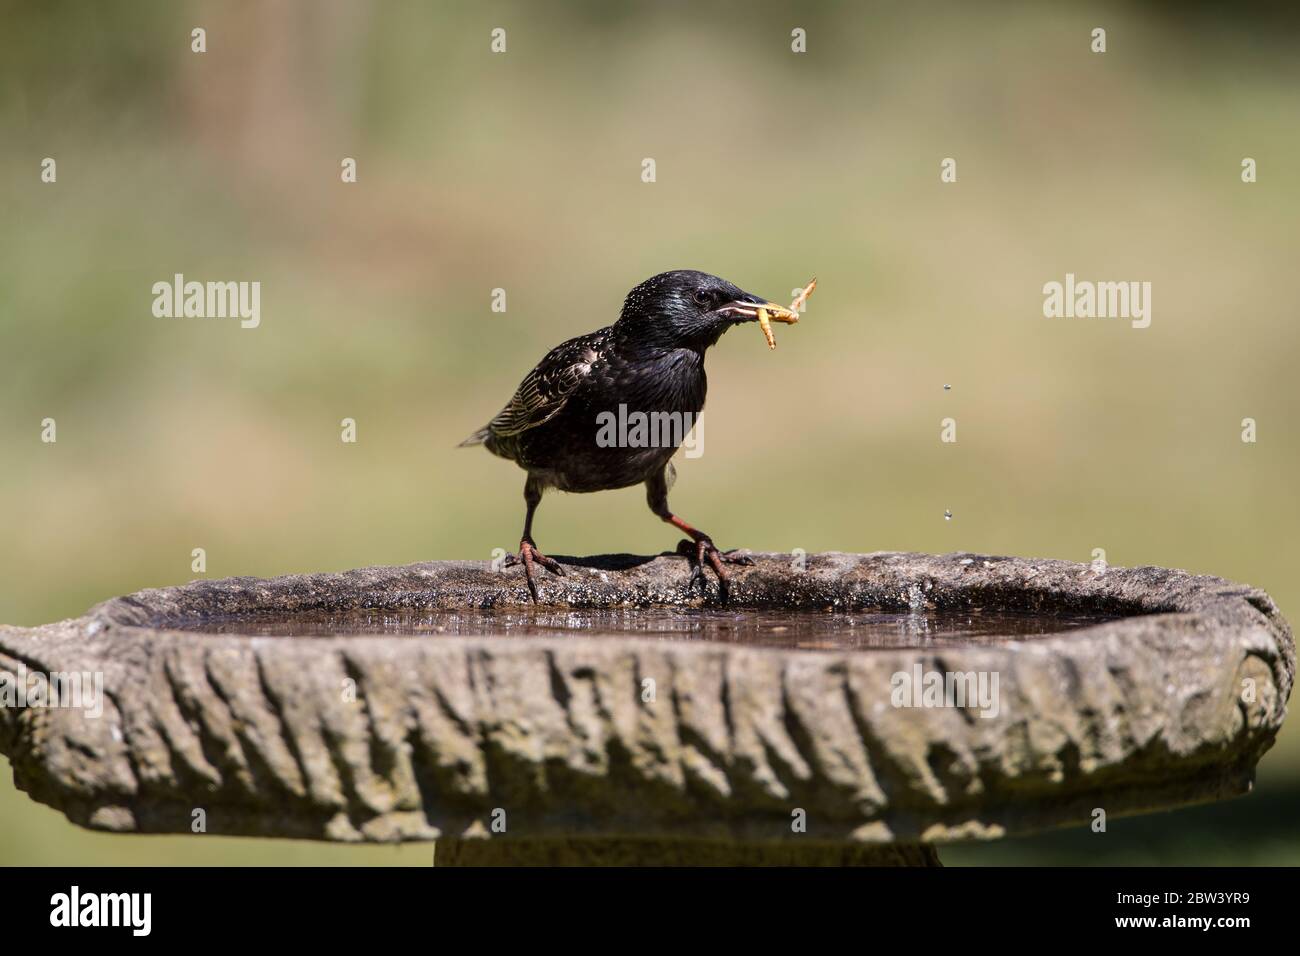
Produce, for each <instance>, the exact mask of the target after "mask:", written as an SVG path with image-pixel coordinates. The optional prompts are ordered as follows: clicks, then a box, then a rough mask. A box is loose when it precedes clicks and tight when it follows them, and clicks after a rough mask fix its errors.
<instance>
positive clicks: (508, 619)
mask: <svg viewBox="0 0 1300 956" xmlns="http://www.w3.org/2000/svg"><path fill="white" fill-rule="evenodd" d="M1115 619H1116V616H1115V615H1107V614H1099V613H1077V612H1074V613H1068V614H1067V613H1050V612H1041V611H1036V612H1033V613H1030V612H1024V611H1000V610H992V609H962V610H918V611H915V612H908V613H897V612H893V613H888V612H887V613H881V612H871V611H855V612H830V611H814V610H779V609H778V610H767V609H764V610H755V609H734V610H729V609H693V608H616V609H608V608H599V609H598V608H583V609H562V610H550V609H546V608H543V607H539V608H522V609H521V608H510V609H503V610H478V609H461V610H434V609H428V608H425V609H420V608H402V609H394V610H383V609H375V608H359V609H352V610H341V611H302V612H287V613H286V612H276V613H266V614H240V615H231V616H227V617H208V618H195V619H192V620H188V621H184V622H181V623H180V624H179V625H177V624H171V625H169V626H171V627H173V628H175V629H177V630H185V631H199V632H203V633H207V634H238V635H245V636H250V637H258V636H261V637H296V638H311V637H337V636H345V635H346V636H366V635H374V636H393V637H425V638H437V637H442V636H475V637H483V636H487V637H493V636H495V637H557V636H564V635H570V636H574V637H581V636H609V635H617V636H625V637H633V636H634V637H642V638H659V639H663V640H674V641H714V642H720V643H725V644H753V645H760V646H764V647H781V648H805V649H823V650H826V649H862V650H867V649H871V648H890V647H936V646H939V647H942V646H945V645H948V646H951V645H959V644H960V645H970V644H992V643H999V642H1003V641H1008V640H1012V641H1019V640H1027V639H1032V638H1038V637H1046V636H1049V635H1052V634H1059V633H1061V632H1062V631H1070V630H1074V629H1077V628H1081V627H1090V626H1092V625H1095V624H1102V623H1105V622H1107V621H1111V620H1115Z"/></svg>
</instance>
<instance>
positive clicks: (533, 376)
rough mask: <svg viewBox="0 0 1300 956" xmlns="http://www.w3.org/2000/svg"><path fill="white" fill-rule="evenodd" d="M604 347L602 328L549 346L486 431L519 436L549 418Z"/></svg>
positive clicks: (593, 363) (582, 377) (598, 357)
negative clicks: (553, 346)
mask: <svg viewBox="0 0 1300 956" xmlns="http://www.w3.org/2000/svg"><path fill="white" fill-rule="evenodd" d="M604 346H605V334H604V331H603V330H602V331H601V332H595V333H592V334H591V335H583V336H579V337H578V338H576V339H569V341H567V342H563V343H561V344H560V345H557V346H556V347H555V348H553V349H551V351H550V352H548V353H547V354H546V357H545V358H544V359H542V360H541V361H540V362H538V363H537V367H536V368H535V369H533V370H532V371H531V372H529V373H528V375H527V376H526V377H525V378H524V380H523V381H522V382H521V383H520V384H519V388H518V390H517V391H516V392H515V394H514V397H513V398H511V399H510V402H509V403H508V404H507V405H506V407H505V408H503V409H501V411H500V412H499V413H498V414H497V417H496V418H494V419H492V421H490V422H489V423H488V426H487V427H488V431H490V432H491V433H492V434H493V435H496V436H497V437H505V436H508V435H518V434H520V433H521V432H525V431H527V430H528V429H530V428H536V427H537V426H538V425H540V424H542V423H543V422H547V421H550V420H551V419H552V418H554V417H555V416H556V415H558V414H559V413H560V409H562V408H564V403H565V402H567V401H568V400H569V396H571V395H572V394H573V392H574V390H575V389H576V388H577V387H578V386H579V385H580V384H581V383H582V382H583V381H584V380H585V379H586V378H587V376H588V375H590V374H591V368H592V366H593V365H595V364H597V363H598V362H600V361H601V358H602V354H603V350H604Z"/></svg>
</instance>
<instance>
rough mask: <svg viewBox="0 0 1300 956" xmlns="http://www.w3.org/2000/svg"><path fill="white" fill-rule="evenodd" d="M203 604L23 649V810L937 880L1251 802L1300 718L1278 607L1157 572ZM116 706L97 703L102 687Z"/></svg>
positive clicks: (443, 588)
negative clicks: (1118, 827)
mask: <svg viewBox="0 0 1300 956" xmlns="http://www.w3.org/2000/svg"><path fill="white" fill-rule="evenodd" d="M562 560H564V561H565V563H566V564H567V565H568V574H567V575H566V576H565V577H562V578H558V577H557V578H550V577H548V578H547V579H546V580H545V582H544V587H543V590H542V596H543V599H544V601H545V602H546V603H545V604H544V605H543V606H541V607H537V608H533V607H530V606H529V605H528V601H527V591H526V589H525V588H524V585H523V580H522V575H521V573H520V572H519V570H518V569H505V570H502V571H494V570H492V568H491V567H490V566H489V565H488V564H487V563H485V562H435V563H430V564H420V565H412V566H408V567H397V568H369V569H363V570H357V571H349V572H343V573H338V574H311V575H292V576H288V577H282V578H275V579H269V580H261V579H254V578H233V579H228V580H222V581H195V582H192V583H191V584H188V585H184V586H181V587H173V588H161V589H154V590H147V591H141V592H139V593H137V594H133V595H129V596H127V597H121V598H115V599H113V600H110V601H107V602H105V603H104V604H101V605H99V606H97V607H95V608H93V609H92V610H91V611H90V612H89V613H88V614H87V615H86V616H85V617H82V618H78V619H75V620H69V621H62V622H59V623H56V624H50V625H46V626H44V627H39V628H32V629H24V628H10V627H0V689H3V686H4V681H5V679H6V678H7V679H8V680H9V681H10V683H11V684H12V682H13V681H14V680H15V679H16V678H18V677H23V678H24V679H25V680H27V681H28V682H30V681H31V680H32V678H31V676H30V675H32V674H38V675H39V674H44V675H50V674H69V673H72V672H78V673H82V674H86V675H100V676H101V678H102V682H103V688H104V691H105V699H104V700H103V701H101V703H102V707H101V708H100V709H101V711H102V712H101V713H99V714H97V715H93V716H92V715H91V712H90V711H88V710H87V709H86V708H85V707H84V706H82V707H75V706H58V707H55V706H41V705H30V704H29V706H0V752H3V753H4V754H6V755H7V756H8V757H9V759H10V761H11V762H12V765H13V769H14V776H15V780H16V782H17V785H18V786H19V787H20V788H22V789H24V790H25V791H27V792H28V793H29V794H30V795H31V796H32V797H33V798H34V799H36V800H39V801H41V802H43V803H46V804H49V805H50V806H53V807H56V808H58V809H59V810H61V811H62V812H63V813H65V814H66V815H67V816H68V817H69V818H70V819H71V820H73V821H74V822H77V823H79V824H82V825H85V826H89V827H94V828H97V829H103V830H113V831H120V832H149V833H190V832H192V831H193V830H194V825H193V824H194V821H195V819H197V818H198V816H199V814H198V811H202V814H201V816H202V818H203V820H204V823H205V832H208V833H220V834H242V835H258V836H278V837H296V838H313V839H324V840H339V841H354V842H360V841H369V842H383V841H399V840H433V841H437V849H436V857H435V861H436V862H437V863H439V864H447V863H452V864H473V863H493V862H504V863H575V862H598V863H783V862H790V863H822V864H825V863H878V864H886V863H892V864H933V863H935V862H937V854H936V850H935V847H936V846H937V845H939V844H942V843H944V842H951V841H956V840H982V839H993V838H998V837H1001V836H1004V835H1009V834H1017V833H1024V832H1031V831H1034V830H1040V829H1044V828H1048V827H1055V826H1068V825H1079V824H1085V823H1092V822H1094V821H1095V820H1097V819H1098V813H1099V812H1101V813H1104V814H1105V815H1107V816H1110V815H1123V814H1132V813H1140V812H1147V811H1152V810H1157V809H1164V808H1169V807H1174V806H1179V805H1183V804H1188V803H1195V802H1201V801H1208V800H1215V799H1220V798H1224V797H1228V796H1233V795H1236V794H1240V793H1244V792H1245V791H1247V790H1248V789H1249V787H1250V784H1251V780H1252V778H1253V774H1254V767H1255V765H1256V763H1257V762H1258V760H1259V758H1260V756H1261V755H1262V754H1263V753H1264V752H1265V751H1266V750H1267V749H1268V748H1269V746H1271V744H1272V742H1273V739H1274V737H1275V735H1276V733H1277V730H1278V728H1279V727H1280V725H1281V723H1282V720H1283V718H1284V716H1285V713H1286V701H1287V698H1288V696H1289V694H1290V690H1291V683H1292V679H1293V675H1294V669H1295V651H1294V644H1293V641H1292V637H1291V631H1290V629H1289V627H1288V626H1287V624H1286V622H1285V621H1284V620H1283V619H1282V617H1281V615H1280V614H1279V613H1278V611H1277V609H1276V607H1275V606H1274V605H1273V603H1272V601H1271V600H1270V599H1269V598H1268V596H1267V595H1266V594H1264V593H1263V592H1261V591H1258V590H1254V589H1251V588H1249V587H1245V586H1241V585H1236V584H1232V583H1230V582H1227V581H1223V580H1221V579H1218V578H1209V577H1199V576H1194V575H1190V574H1187V573H1185V572H1181V571H1172V570H1166V569H1161V568H1136V569H1120V568H1097V567H1094V566H1091V565H1081V564H1073V563H1069V562H1062V561H1034V560H1024V559H1018V558H1000V557H988V556H983V555H971V554H955V555H943V556H931V555H919V554H871V555H852V554H838V553H832V554H819V555H809V556H806V557H803V558H801V559H799V560H796V559H794V558H792V557H791V556H789V555H756V563H755V565H754V566H753V567H747V568H736V569H735V571H734V575H733V583H732V592H731V593H732V600H731V604H730V605H729V606H728V607H725V608H721V607H718V606H716V604H715V603H714V602H713V595H714V594H715V593H716V592H714V591H713V590H710V591H709V592H708V596H702V595H701V594H700V593H699V591H689V590H687V587H686V583H687V577H688V570H687V565H686V563H685V561H684V560H683V559H681V558H679V557H675V556H670V555H661V556H659V557H655V558H638V557H632V556H608V557H604V558H592V559H562ZM88 679H89V678H88Z"/></svg>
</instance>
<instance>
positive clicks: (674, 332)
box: [615, 269, 797, 351]
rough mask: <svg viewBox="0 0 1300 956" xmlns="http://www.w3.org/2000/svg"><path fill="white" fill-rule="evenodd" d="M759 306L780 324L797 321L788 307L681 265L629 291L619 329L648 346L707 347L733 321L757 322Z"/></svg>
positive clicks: (729, 326)
mask: <svg viewBox="0 0 1300 956" xmlns="http://www.w3.org/2000/svg"><path fill="white" fill-rule="evenodd" d="M760 308H763V309H766V310H767V311H768V314H769V316H770V317H771V318H772V319H773V320H775V321H778V322H782V321H790V320H791V319H797V316H795V314H794V313H793V312H791V311H790V310H789V309H788V308H786V307H785V306H783V305H776V304H775V303H773V302H769V301H768V300H766V299H764V298H762V297H761V296H757V295H754V294H753V293H750V292H746V291H745V290H744V289H741V288H740V287H738V286H736V285H733V284H732V283H730V282H728V281H727V280H726V279H719V278H718V277H717V276H712V275H709V274H708V273H707V272H696V271H695V270H693V269H679V270H677V271H676V272H661V273H660V274H659V275H657V276H653V277H652V278H649V279H646V280H645V282H642V283H641V284H640V285H639V286H637V287H636V288H635V289H633V290H632V291H631V292H629V293H628V294H627V298H626V299H625V300H624V302H623V312H622V314H621V315H620V316H619V319H618V323H617V325H616V326H615V328H616V329H618V330H619V331H621V332H623V333H624V334H625V335H627V336H628V337H629V338H630V339H631V340H633V341H635V342H637V343H639V344H644V345H646V346H656V347H664V348H693V349H698V350H700V351H703V350H704V349H707V348H708V347H709V346H710V345H713V344H714V343H715V342H717V341H718V339H719V338H720V337H721V336H722V334H723V333H724V332H726V331H727V330H728V329H729V328H731V327H732V326H733V325H737V324H739V323H741V322H756V321H758V310H759V309H760Z"/></svg>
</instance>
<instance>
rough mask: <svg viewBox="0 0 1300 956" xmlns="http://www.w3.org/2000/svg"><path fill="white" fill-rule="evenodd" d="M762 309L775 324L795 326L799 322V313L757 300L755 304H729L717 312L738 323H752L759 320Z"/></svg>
mask: <svg viewBox="0 0 1300 956" xmlns="http://www.w3.org/2000/svg"><path fill="white" fill-rule="evenodd" d="M759 309H762V310H763V311H764V312H766V313H767V317H768V319H770V320H771V321H773V322H784V323H785V324H786V325H794V324H795V323H796V322H798V321H799V313H798V312H792V311H791V310H790V309H788V308H787V307H786V306H784V305H777V304H776V303H775V302H763V301H761V300H758V299H755V301H753V302H741V301H740V300H736V301H735V302H728V303H727V304H726V305H721V306H718V308H717V310H716V311H717V312H718V314H720V315H725V316H727V317H728V318H731V319H733V320H734V321H736V322H752V321H756V320H757V319H758V310H759Z"/></svg>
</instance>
